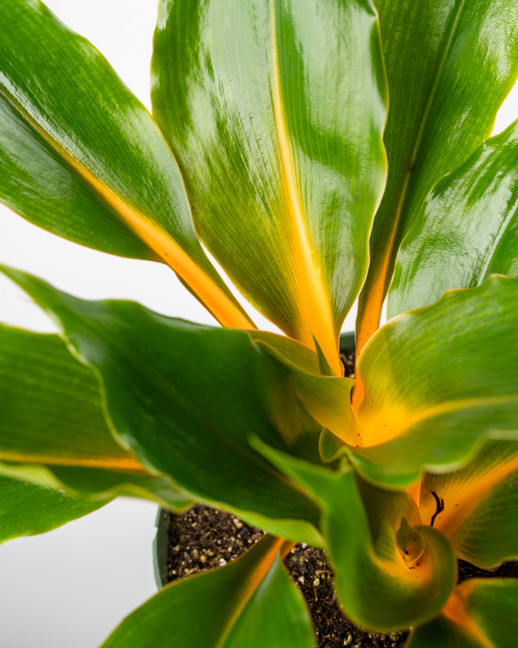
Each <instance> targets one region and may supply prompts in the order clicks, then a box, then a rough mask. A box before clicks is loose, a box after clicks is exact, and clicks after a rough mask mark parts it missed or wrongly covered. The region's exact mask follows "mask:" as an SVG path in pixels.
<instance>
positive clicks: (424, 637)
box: [407, 616, 489, 648]
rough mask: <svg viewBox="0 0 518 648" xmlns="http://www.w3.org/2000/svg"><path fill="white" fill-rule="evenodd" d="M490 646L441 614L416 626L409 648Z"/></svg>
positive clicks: (480, 647)
mask: <svg viewBox="0 0 518 648" xmlns="http://www.w3.org/2000/svg"><path fill="white" fill-rule="evenodd" d="M438 646H440V648H489V647H488V644H487V643H483V644H481V643H480V642H479V641H477V640H476V639H475V638H474V637H472V636H471V635H470V634H468V632H467V631H466V630H464V629H463V628H461V627H459V626H458V625H457V624H456V623H453V621H450V620H449V619H447V618H446V617H444V616H440V617H438V618H437V619H434V620H433V621H430V622H429V623H425V624H424V625H423V626H420V627H419V628H416V630H415V631H414V632H413V633H412V635H411V637H410V641H409V642H408V644H407V648H438Z"/></svg>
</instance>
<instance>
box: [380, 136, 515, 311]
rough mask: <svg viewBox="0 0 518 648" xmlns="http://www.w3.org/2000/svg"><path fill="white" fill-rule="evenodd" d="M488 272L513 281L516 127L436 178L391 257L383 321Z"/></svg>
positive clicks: (482, 277)
mask: <svg viewBox="0 0 518 648" xmlns="http://www.w3.org/2000/svg"><path fill="white" fill-rule="evenodd" d="M494 273H498V274H505V275H512V276H517V275H518V123H515V124H513V125H512V126H510V127H509V128H508V129H507V130H506V131H505V132H504V133H502V134H500V135H498V136H497V137H493V138H491V139H490V140H488V141H487V142H485V144H483V145H482V146H481V147H480V148H479V149H478V150H477V151H476V152H475V153H474V155H473V156H472V157H471V158H470V159H469V160H468V161H467V162H466V163H465V164H463V165H462V166H461V167H460V168H459V169H457V170H456V171H454V172H453V173H451V174H449V175H448V176H446V177H445V178H443V179H442V180H441V181H440V182H439V183H438V184H437V185H436V186H435V187H434V189H433V191H432V192H431V193H430V195H429V196H428V197H427V199H426V201H425V203H424V204H423V206H422V207H421V208H420V209H418V210H417V212H416V216H415V219H414V224H413V226H412V228H411V229H410V231H409V232H408V234H407V236H406V237H405V239H404V241H403V243H402V246H401V249H400V251H399V254H398V257H397V263H396V268H395V273H394V281H393V282H392V286H391V288H390V291H389V295H388V316H389V317H392V316H393V315H397V314H398V313H402V312H403V311H406V310H410V309H412V308H418V307H420V306H426V305H427V304H431V303H432V302H434V301H436V300H437V299H439V297H440V296H441V295H442V294H443V292H445V291H446V290H449V289H451V288H468V287H470V286H477V285H479V284H481V283H482V282H483V281H485V280H486V279H487V277H488V276H489V275H490V274H494Z"/></svg>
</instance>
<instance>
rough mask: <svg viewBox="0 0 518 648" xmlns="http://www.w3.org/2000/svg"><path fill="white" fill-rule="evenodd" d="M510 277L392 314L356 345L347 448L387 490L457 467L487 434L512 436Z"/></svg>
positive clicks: (516, 377) (514, 323)
mask: <svg viewBox="0 0 518 648" xmlns="http://www.w3.org/2000/svg"><path fill="white" fill-rule="evenodd" d="M517 303H518V281H517V280H516V279H512V278H506V277H498V276H493V277H491V278H490V279H489V280H488V281H487V282H486V283H485V284H483V285H482V286H480V287H478V288H471V289H467V290H457V291H450V292H447V293H446V294H445V295H444V296H443V297H442V299H440V300H439V301H438V302H436V303H435V304H433V305H432V306H427V307H425V308H421V309H418V310H415V311H410V312H409V313H404V314H403V315H399V316H398V317H396V318H394V319H392V320H391V321H390V322H388V323H387V324H386V325H385V326H383V327H382V328H381V329H380V330H379V331H378V332H377V333H376V335H374V336H373V337H372V339H371V341H370V342H369V343H368V345H367V346H366V347H365V349H364V351H363V352H362V355H361V356H360V359H359V366H358V368H359V372H360V373H361V375H362V377H363V381H364V386H365V395H364V398H363V400H362V401H361V402H360V404H359V405H358V407H357V408H356V410H355V414H356V421H357V435H358V436H357V439H356V445H357V446H358V447H355V445H353V444H351V446H350V447H349V448H348V453H349V456H350V458H351V461H353V463H354V464H355V465H356V467H357V468H358V469H359V470H360V471H361V472H362V474H364V475H365V477H366V478H367V479H369V480H372V481H373V482H375V483H378V484H379V485H386V486H387V487H390V488H401V487H404V486H407V485H409V484H410V483H412V482H413V481H415V480H416V479H417V478H418V477H419V475H420V472H421V470H422V469H423V468H424V469H426V470H429V471H431V472H444V471H446V470H452V469H456V468H458V467H460V466H461V465H463V464H465V463H466V462H467V461H468V460H469V459H470V458H471V457H473V456H474V454H475V453H476V452H477V451H478V450H479V449H480V445H481V444H482V443H483V441H484V440H485V439H486V438H488V437H493V438H502V439H505V438H508V439H517V438H518V421H517V419H516V410H517V406H518V389H517V388H518V310H517V309H516V304H517Z"/></svg>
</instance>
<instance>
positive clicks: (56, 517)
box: [0, 477, 110, 544]
mask: <svg viewBox="0 0 518 648" xmlns="http://www.w3.org/2000/svg"><path fill="white" fill-rule="evenodd" d="M109 501H110V500H109V499H104V500H97V501H93V500H86V499H77V498H76V499H73V498H71V497H67V496H66V495H65V494H64V493H63V492H60V491H57V490H53V489H51V488H45V487H42V486H36V485H34V484H30V483H27V482H21V481H18V480H15V479H9V478H8V477H0V544H1V543H3V542H6V541H8V540H12V539H13V538H20V537H22V536H31V535H37V534H40V533H45V532H47V531H51V530H52V529H55V528H57V527H59V526H62V525H63V524H66V523H67V522H70V521H71V520H75V519H77V518H79V517H82V516H83V515H88V513H92V512H93V511H96V510H97V509H99V508H101V507H102V506H104V505H105V504H108V502H109Z"/></svg>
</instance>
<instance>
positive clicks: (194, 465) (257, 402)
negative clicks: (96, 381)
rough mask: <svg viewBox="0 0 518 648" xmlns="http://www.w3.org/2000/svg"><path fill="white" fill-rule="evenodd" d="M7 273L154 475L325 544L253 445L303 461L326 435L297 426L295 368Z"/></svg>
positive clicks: (143, 312) (211, 334) (230, 340)
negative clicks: (47, 319) (87, 372)
mask: <svg viewBox="0 0 518 648" xmlns="http://www.w3.org/2000/svg"><path fill="white" fill-rule="evenodd" d="M3 272H4V273H5V274H7V275H8V276H9V277H11V278H12V279H13V280H14V281H16V283H18V285H20V286H21V287H22V288H23V289H24V290H25V291H26V292H27V293H28V294H30V295H31V297H33V299H35V300H36V302H37V303H39V304H40V305H41V306H42V307H43V308H44V309H45V310H46V311H47V312H48V313H49V314H50V315H51V317H53V318H54V319H55V320H56V322H57V324H58V326H59V327H60V328H61V329H62V331H63V334H64V335H65V336H66V338H67V340H68V342H69V344H70V345H71V346H72V347H73V348H74V350H75V353H77V354H78V355H79V356H80V357H81V358H82V359H83V361H84V362H87V363H88V364H89V365H91V366H92V367H95V369H96V370H97V372H98V374H99V376H100V379H101V380H102V384H103V388H104V394H105V400H106V407H107V411H108V414H109V416H110V419H111V423H112V425H113V427H114V429H115V430H116V432H117V434H118V435H119V437H120V438H121V440H122V442H123V443H124V444H125V445H126V446H127V447H129V448H131V451H132V452H133V453H134V454H135V456H136V457H138V459H139V460H140V461H141V463H142V464H143V465H144V466H146V467H147V468H149V469H150V470H152V471H157V472H159V473H161V474H166V475H170V476H171V477H172V478H173V479H174V481H175V483H177V484H179V486H180V487H181V488H184V489H185V490H186V491H188V492H189V493H190V494H191V495H192V496H194V497H195V498H196V499H199V500H203V501H206V502H209V503H213V504H215V505H216V506H222V507H224V508H228V509H230V510H234V511H236V513H237V514H239V515H241V516H242V517H244V518H245V519H247V520H250V521H252V522H253V523H254V524H256V525H257V526H261V528H264V529H267V530H269V531H271V532H272V533H274V534H275V535H279V536H283V537H288V538H294V539H296V540H302V541H307V542H308V543H312V544H319V543H320V536H319V534H318V532H317V530H316V528H315V526H316V523H317V521H318V515H317V510H316V507H315V506H314V504H313V503H312V502H310V501H309V500H308V499H307V497H306V496H305V495H304V494H303V493H302V492H301V491H300V490H299V489H298V488H297V487H296V486H294V485H293V484H290V483H289V482H288V481H287V480H286V479H285V478H284V476H283V475H281V474H280V473H279V472H278V471H276V470H275V469H274V468H273V467H272V466H271V465H270V464H269V463H268V462H267V461H266V460H265V459H264V458H263V457H262V456H261V455H259V454H258V453H257V452H256V451H255V450H254V449H253V448H252V447H251V446H250V444H249V441H248V440H249V437H250V436H251V435H256V436H258V437H259V438H261V439H262V440H263V441H265V442H266V443H269V444H272V445H273V446H274V447H278V448H280V449H283V450H285V451H291V452H295V453H296V452H297V449H298V447H299V446H302V447H303V450H304V448H305V447H306V446H307V444H308V443H309V444H311V442H312V439H313V446H314V447H315V448H316V447H317V441H318V431H316V430H311V429H310V430H306V428H305V427H303V423H304V422H305V421H304V419H303V418H302V414H303V413H301V416H300V417H297V412H298V409H297V407H296V405H297V398H296V392H295V385H294V379H293V375H292V372H291V371H290V369H289V367H287V366H285V365H283V364H281V363H280V362H279V361H276V360H274V358H273V357H272V356H271V355H270V354H268V353H266V352H264V351H261V348H260V347H259V346H258V345H257V344H256V343H254V341H253V338H252V337H251V335H250V334H249V333H247V332H246V331H239V330H230V329H221V328H211V327H206V326H201V325H198V324H192V323H190V322H186V321H184V320H177V319H170V318H167V317H164V316H161V315H158V314H156V313H153V312H152V311H148V310H147V309H145V308H144V307H142V306H140V305H138V304H136V303H132V302H124V301H99V302H86V301H82V300H80V299H77V298H74V297H71V296H69V295H65V294H64V293H61V292H59V291H57V290H55V289H53V288H52V287H51V286H49V285H48V284H46V283H45V282H43V281H41V280H39V279H36V278H34V277H31V276H30V275H27V274H25V273H22V272H20V271H16V270H12V269H7V268H5V267H4V268H3ZM128 322H131V326H128ZM308 436H309V438H308ZM303 454H304V451H303ZM315 454H316V452H315Z"/></svg>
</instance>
